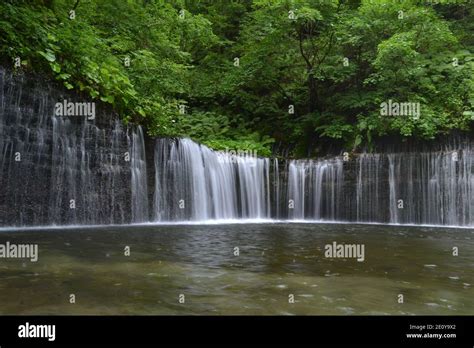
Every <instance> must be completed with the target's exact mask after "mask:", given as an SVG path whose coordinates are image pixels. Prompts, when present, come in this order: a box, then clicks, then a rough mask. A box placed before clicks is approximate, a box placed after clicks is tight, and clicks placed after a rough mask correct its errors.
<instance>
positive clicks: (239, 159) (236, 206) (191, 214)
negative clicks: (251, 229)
mask: <svg viewBox="0 0 474 348" xmlns="http://www.w3.org/2000/svg"><path fill="white" fill-rule="evenodd" d="M269 164H270V161H269V159H263V158H257V157H253V156H236V155H233V154H228V153H223V152H214V151H212V150H210V149H209V148H207V147H206V146H203V145H198V144H196V143H194V142H193V141H191V140H189V139H181V140H167V139H159V140H157V142H156V146H155V174H156V176H155V182H156V186H155V187H156V189H155V199H154V210H155V214H156V215H155V220H156V221H176V220H209V219H238V218H245V219H263V218H270V176H269V170H270V165H269Z"/></svg>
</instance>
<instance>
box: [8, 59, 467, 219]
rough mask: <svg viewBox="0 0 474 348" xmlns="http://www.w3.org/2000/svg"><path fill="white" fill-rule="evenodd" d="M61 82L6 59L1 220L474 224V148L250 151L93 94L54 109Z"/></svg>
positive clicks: (453, 143) (457, 143) (63, 96)
mask: <svg viewBox="0 0 474 348" xmlns="http://www.w3.org/2000/svg"><path fill="white" fill-rule="evenodd" d="M64 100H68V101H72V102H77V103H90V102H92V101H90V100H84V99H83V98H81V97H79V96H77V95H73V94H68V93H64V92H62V91H60V90H57V89H54V88H52V87H51V86H50V85H49V84H47V85H46V86H44V83H43V84H42V82H41V81H40V80H39V79H35V78H27V77H25V76H14V75H13V74H12V73H11V72H8V71H6V70H3V69H1V68H0V187H1V189H0V226H40V225H53V224H56V225H74V224H78V225H86V224H87V225H94V224H127V223H135V222H145V221H183V220H196V221H201V220H208V219H242V218H246V219H275V218H276V219H293V220H325V221H353V222H381V223H411V224H433V225H455V226H472V225H474V151H473V150H474V148H473V143H472V141H470V140H469V139H465V138H464V139H460V138H458V139H454V138H453V139H450V140H447V141H445V142H444V143H443V144H438V145H437V146H436V147H435V146H431V147H429V148H419V147H412V148H403V149H402V148H401V147H399V148H398V149H397V147H396V146H395V147H393V148H392V149H391V150H386V151H383V152H381V153H374V154H368V153H364V154H360V155H357V156H354V157H353V158H345V157H344V156H339V157H337V156H336V157H333V158H329V159H324V160H287V161H282V160H276V159H266V158H252V157H250V158H248V157H247V158H242V157H238V156H237V157H236V156H233V155H232V154H230V153H216V152H214V151H212V150H210V149H208V148H206V147H205V146H202V145H198V144H196V143H194V142H192V141H191V140H189V139H152V138H148V137H146V136H145V135H144V132H143V130H142V129H141V128H140V127H125V126H123V125H122V124H121V123H120V122H119V121H118V120H117V117H116V115H113V114H112V113H111V112H107V111H104V110H101V109H100V105H95V113H96V118H95V119H93V120H90V119H88V118H87V115H82V116H80V115H74V116H72V115H69V116H58V115H55V104H56V103H58V102H59V103H63V102H64Z"/></svg>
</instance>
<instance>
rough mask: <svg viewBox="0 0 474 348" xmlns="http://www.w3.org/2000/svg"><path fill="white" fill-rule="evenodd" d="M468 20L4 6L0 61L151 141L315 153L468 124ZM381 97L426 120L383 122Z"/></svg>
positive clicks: (301, 7) (344, 11) (251, 6)
mask: <svg viewBox="0 0 474 348" xmlns="http://www.w3.org/2000/svg"><path fill="white" fill-rule="evenodd" d="M73 7H76V8H75V18H74V19H71V18H70V10H71V9H73ZM473 23H474V9H473V8H472V6H469V2H468V1H466V2H464V1H455V2H454V1H449V0H443V1H438V2H437V3H435V4H430V3H429V2H427V1H417V0H401V1H387V0H362V1H342V0H340V1H338V0H331V1H328V0H325V1H320V0H292V1H288V0H245V1H244V0H242V1H231V2H222V1H216V2H200V1H196V2H163V1H160V0H128V1H123V0H79V1H77V0H31V1H26V0H25V1H21V0H4V1H2V2H1V3H0V58H1V60H2V64H4V65H10V64H11V65H13V61H14V59H16V58H17V57H20V58H21V69H24V70H30V71H36V72H42V73H43V74H46V75H47V76H50V77H51V78H53V79H55V80H57V81H58V82H59V83H61V84H62V85H63V86H64V87H65V88H66V89H70V90H74V91H77V92H78V93H81V94H82V95H83V96H85V97H88V98H91V99H93V100H97V101H99V100H100V101H101V102H103V103H106V104H109V105H110V106H111V107H112V108H113V109H114V110H116V111H117V112H118V113H119V114H120V115H121V116H122V118H123V119H124V121H125V122H134V123H140V124H142V125H144V126H145V127H146V128H147V130H148V133H150V134H151V135H157V136H176V137H180V136H187V137H191V138H193V139H194V140H197V141H200V142H202V143H204V144H207V145H208V146H211V147H213V148H215V149H221V150H225V149H232V150H237V149H242V150H256V151H257V152H258V154H259V155H262V156H264V155H270V154H271V151H270V149H271V144H272V143H273V142H274V141H278V142H279V143H280V144H283V145H285V144H287V145H293V146H292V147H293V148H295V149H297V150H295V154H298V153H308V151H305V149H308V148H309V151H310V152H312V153H315V152H316V151H318V150H321V149H323V148H324V145H325V144H326V145H329V144H332V143H334V142H336V143H337V144H339V145H341V146H345V147H351V148H358V147H360V146H364V145H370V144H371V143H372V142H373V141H374V140H375V139H377V138H380V137H383V136H387V135H398V136H399V137H402V138H403V137H417V138H426V139H432V138H435V137H437V136H442V135H444V134H447V133H449V132H451V131H454V130H456V131H459V130H461V131H467V130H469V129H470V127H471V126H472V122H473V121H474V117H473V115H474V78H473V76H474V57H473V54H472V51H473V50H474V41H473V36H472V30H473ZM127 60H129V62H130V65H129V66H128V65H127V64H125V62H126V61H127ZM236 62H237V63H236ZM388 100H393V101H398V102H411V103H420V105H421V114H420V116H419V117H418V118H413V117H396V116H382V115H381V113H380V105H381V103H383V102H387V101H388ZM183 105H184V106H185V110H186V112H185V113H184V114H182V113H180V112H179V110H180V108H181V110H182V106H183Z"/></svg>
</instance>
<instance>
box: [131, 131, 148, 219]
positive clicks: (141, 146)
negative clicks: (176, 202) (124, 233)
mask: <svg viewBox="0 0 474 348" xmlns="http://www.w3.org/2000/svg"><path fill="white" fill-rule="evenodd" d="M130 169H131V171H132V184H131V190H132V222H144V221H148V219H149V216H148V183H147V175H146V158H145V139H144V137H143V130H142V127H140V126H138V127H137V129H136V131H135V132H133V134H132V154H131V167H130Z"/></svg>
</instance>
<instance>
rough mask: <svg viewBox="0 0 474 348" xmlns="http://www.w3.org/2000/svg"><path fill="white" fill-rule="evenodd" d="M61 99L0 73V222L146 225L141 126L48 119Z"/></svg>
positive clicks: (19, 224) (16, 223) (61, 96)
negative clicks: (135, 127)
mask: <svg viewBox="0 0 474 348" xmlns="http://www.w3.org/2000/svg"><path fill="white" fill-rule="evenodd" d="M64 99H66V96H64V95H61V94H59V93H57V92H55V91H54V90H47V91H45V90H43V89H42V88H41V87H40V86H35V87H31V86H30V85H29V84H28V83H26V82H25V81H23V80H22V79H21V78H19V77H13V76H12V75H11V74H8V73H6V72H5V71H4V70H1V69H0V185H1V187H2V189H1V191H0V225H3V226H32V225H33V226H36V225H52V224H57V225H64V224H123V223H130V222H138V221H148V220H149V217H148V202H147V199H148V198H147V181H146V164H145V150H144V136H143V132H142V130H141V128H140V127H138V128H137V129H130V128H129V129H124V128H123V126H122V125H121V123H120V122H119V121H112V122H109V123H106V124H102V125H96V124H95V123H94V122H92V121H89V120H87V119H86V118H85V117H78V116H73V117H59V116H54V106H55V103H56V102H58V101H62V100H64ZM107 117H109V118H110V116H107Z"/></svg>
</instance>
